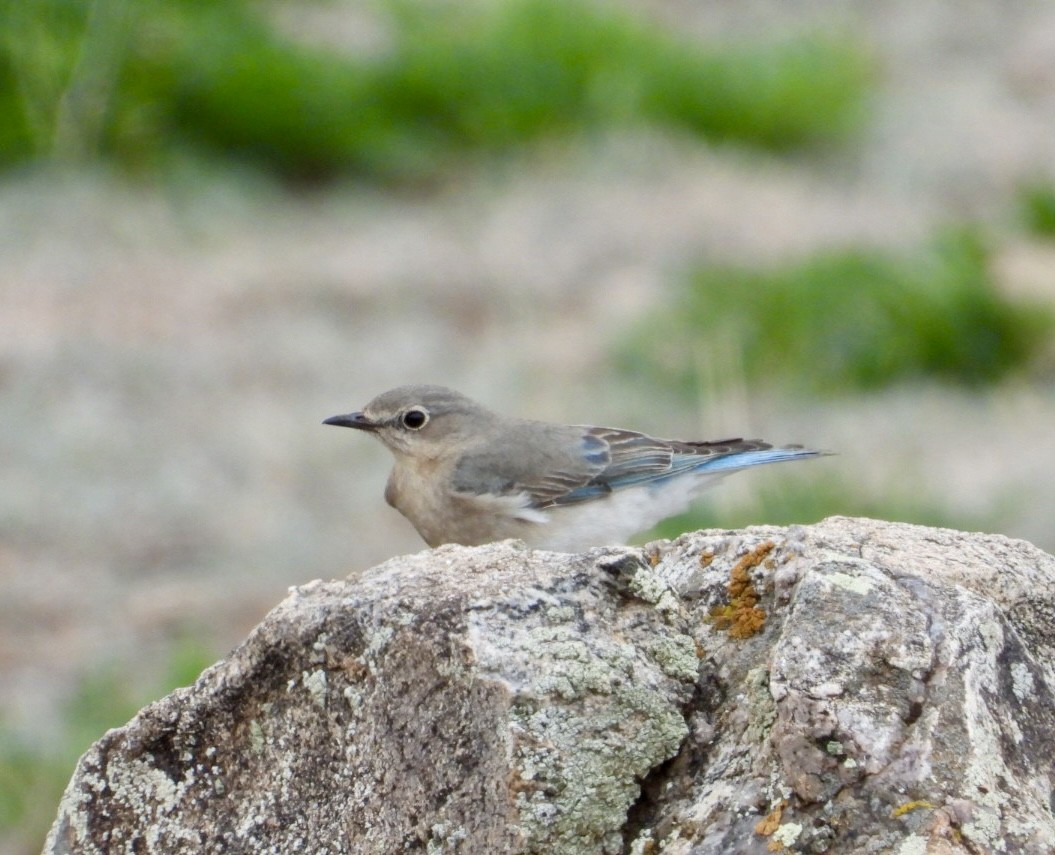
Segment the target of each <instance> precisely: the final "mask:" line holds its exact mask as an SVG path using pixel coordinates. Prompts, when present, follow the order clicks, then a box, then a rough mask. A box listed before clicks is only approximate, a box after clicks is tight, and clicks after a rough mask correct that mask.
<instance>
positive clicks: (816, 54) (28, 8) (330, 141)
mask: <svg viewBox="0 0 1055 855" xmlns="http://www.w3.org/2000/svg"><path fill="white" fill-rule="evenodd" d="M376 8H377V12H378V14H379V15H380V16H382V18H383V19H384V20H385V21H387V22H388V24H389V29H390V33H389V38H388V39H386V47H385V48H384V49H382V50H379V51H378V52H377V53H376V55H372V56H356V55H354V54H353V53H352V52H350V51H349V52H339V51H336V50H332V49H330V50H328V49H324V48H322V47H315V46H308V45H305V44H302V43H299V42H297V41H295V40H293V39H291V38H289V37H286V36H285V35H283V34H282V33H281V32H279V31H278V30H277V29H276V28H275V27H274V26H273V25H272V24H271V22H270V21H269V20H268V18H267V17H266V15H265V10H266V7H265V6H263V5H262V4H260V3H257V2H252V0H165V2H161V0H136V2H132V0H0V11H2V13H3V15H4V16H5V19H6V20H7V21H8V25H7V26H6V27H5V28H4V30H5V31H4V34H3V37H2V38H0V142H2V145H0V158H2V159H3V161H6V162H7V163H9V164H10V163H15V162H19V161H27V160H32V159H35V158H41V157H51V156H57V157H59V158H85V157H89V158H90V157H94V156H96V155H104V156H106V157H109V158H113V159H115V160H116V161H118V162H119V163H121V164H123V165H125V166H127V167H133V168H142V167H150V166H155V165H157V164H158V163H159V162H160V161H162V160H163V159H164V158H165V157H166V156H168V155H171V154H172V153H174V152H180V151H182V150H186V149H191V150H195V151H206V152H209V153H211V154H214V155H219V156H223V157H231V158H238V159H248V160H250V161H253V162H256V163H258V164H260V165H262V166H264V167H266V168H268V169H271V170H274V171H276V172H277V173H280V174H281V175H284V176H287V177H292V178H328V177H333V176H335V175H337V174H340V173H348V172H351V173H357V174H360V175H366V176H370V177H374V178H407V177H425V176H429V175H432V174H434V173H436V172H437V171H438V170H439V169H441V168H442V167H443V166H444V165H445V164H446V163H449V162H450V161H451V160H452V159H453V158H457V157H459V156H463V155H464V154H466V153H473V152H491V153H493V152H501V151H504V150H508V149H510V148H512V147H515V146H518V145H521V144H523V143H525V142H530V141H532V140H535V139H538V138H540V137H543V136H547V135H554V134H571V133H583V132H589V131H591V130H593V129H608V128H612V127H620V126H632V125H635V124H636V125H641V124H658V125H662V126H665V127H668V128H671V129H673V130H675V131H680V132H686V133H690V134H697V135H700V136H702V137H706V138H710V139H718V140H734V141H738V142H742V143H747V144H751V145H756V146H762V147H766V148H769V149H777V150H780V149H787V148H791V147H796V146H804V145H809V144H813V143H818V142H824V141H829V140H833V139H839V138H841V137H843V136H845V135H846V134H847V133H849V132H852V131H853V129H854V128H855V127H856V126H857V124H858V122H859V121H860V120H861V119H862V118H863V115H864V103H865V99H866V97H867V94H868V91H869V86H870V78H871V62H870V59H869V57H868V55H867V54H866V52H865V51H863V50H862V49H861V47H860V46H859V45H857V44H855V43H853V42H852V41H850V40H834V39H829V38H821V37H817V36H805V37H801V38H799V39H796V40H793V41H790V42H786V43H782V44H774V45H714V46H703V45H699V44H696V43H694V42H692V41H690V40H688V39H686V38H684V37H682V36H681V35H679V34H676V33H674V32H672V31H669V30H667V29H664V28H662V27H660V26H658V25H655V24H652V23H649V22H648V21H646V20H643V19H638V18H636V17H632V16H631V15H630V14H629V13H628V12H626V11H625V10H622V9H617V8H614V7H610V6H605V5H603V4H601V3H596V4H594V3H589V2H585V0H503V2H495V3H472V2H467V3H458V4H454V3H444V4H430V3H427V2H423V0H378V2H377V4H376Z"/></svg>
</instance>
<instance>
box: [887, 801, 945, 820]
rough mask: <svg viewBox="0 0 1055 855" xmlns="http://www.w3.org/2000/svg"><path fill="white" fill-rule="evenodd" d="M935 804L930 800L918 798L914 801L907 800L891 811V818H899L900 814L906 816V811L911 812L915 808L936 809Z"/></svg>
mask: <svg viewBox="0 0 1055 855" xmlns="http://www.w3.org/2000/svg"><path fill="white" fill-rule="evenodd" d="M934 808H935V806H934V805H932V804H931V803H930V802H928V801H925V800H923V799H917V800H916V801H914V802H905V803H904V804H903V805H898V806H897V807H896V808H894V809H893V810H892V811H890V818H891V819H897V818H898V817H899V816H904V815H905V814H906V813H911V812H912V811H914V810H934Z"/></svg>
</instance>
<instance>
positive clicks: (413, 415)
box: [401, 407, 429, 430]
mask: <svg viewBox="0 0 1055 855" xmlns="http://www.w3.org/2000/svg"><path fill="white" fill-rule="evenodd" d="M401 421H402V422H403V427H405V428H409V429H410V430H421V429H422V428H423V427H425V425H426V424H428V421H429V414H428V413H427V412H425V410H422V409H419V408H418V407H415V408H414V409H412V410H407V411H406V412H405V413H403V418H402V419H401Z"/></svg>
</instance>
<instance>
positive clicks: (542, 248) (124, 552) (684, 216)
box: [0, 0, 1055, 738]
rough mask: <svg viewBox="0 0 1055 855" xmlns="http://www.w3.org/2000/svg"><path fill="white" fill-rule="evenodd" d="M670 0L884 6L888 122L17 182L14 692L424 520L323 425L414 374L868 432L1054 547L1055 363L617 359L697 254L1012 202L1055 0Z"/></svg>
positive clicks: (510, 390) (911, 466)
mask: <svg viewBox="0 0 1055 855" xmlns="http://www.w3.org/2000/svg"><path fill="white" fill-rule="evenodd" d="M649 9H650V10H651V12H652V13H653V14H656V15H658V16H660V17H663V18H669V19H670V20H672V21H675V22H678V23H679V24H680V25H684V27H685V28H686V29H695V30H696V31H698V32H699V33H700V34H701V35H703V36H708V37H710V36H714V35H715V34H718V33H732V34H750V33H753V32H757V31H758V30H763V31H768V32H770V33H774V34H779V33H781V32H786V31H788V30H792V29H795V28H799V27H804V26H809V25H811V23H817V22H821V23H824V24H825V25H832V26H837V27H848V28H850V29H852V30H853V31H856V32H861V33H863V34H864V37H865V39H866V40H867V41H868V42H869V43H870V44H871V45H872V46H873V47H874V49H875V51H876V54H877V57H878V59H879V63H880V68H881V70H882V80H881V87H880V91H879V94H878V95H877V98H876V103H875V105H874V114H875V117H874V120H873V122H872V123H871V125H870V126H869V128H868V129H867V131H866V132H865V134H864V135H863V137H862V139H861V140H860V142H859V144H858V145H857V146H855V147H852V148H851V150H849V151H844V152H839V153H833V154H832V155H831V156H830V157H828V158H822V159H817V158H812V159H806V158H803V159H791V160H777V159H773V158H769V157H765V156H761V155H751V154H745V153H744V152H738V151H734V150H727V149H710V148H707V147H704V146H700V145H696V144H693V145H690V144H688V143H684V142H680V143H679V142H672V141H670V140H662V139H656V138H647V137H631V138H619V139H613V140H609V141H606V142H604V143H602V144H600V145H599V146H597V147H591V148H589V149H586V148H582V147H563V146H552V147H549V148H547V149H545V150H543V151H540V152H539V153H537V154H535V155H533V156H531V157H529V158H526V159H524V160H522V161H519V162H517V163H515V164H504V165H501V166H495V165H492V166H489V167H485V168H483V169H481V170H479V171H472V172H469V171H467V172H466V174H465V175H464V176H462V177H461V178H457V179H455V180H452V182H451V183H450V186H448V187H447V188H446V189H444V190H442V191H440V192H438V193H436V194H433V195H429V196H423V197H420V198H414V197H408V196H395V197H394V196H388V195H383V194H381V193H379V192H377V191H374V190H370V189H367V188H363V187H361V186H357V185H344V186H339V187H335V188H332V189H330V190H327V191H325V192H322V193H319V194H314V195H311V196H291V195H289V194H287V193H284V192H282V191H279V190H277V189H275V188H274V187H272V186H270V185H268V184H267V183H265V182H263V181H260V180H254V179H252V178H250V177H245V176H243V177H237V176H230V175H220V174H212V173H209V172H198V173H190V174H188V175H187V176H185V180H182V181H174V182H172V183H168V184H164V185H158V186H142V185H138V186H134V185H130V184H128V183H127V182H124V181H122V180H121V179H119V178H117V177H114V176H111V175H106V174H83V173H82V174H76V175H45V174H39V173H35V174H29V175H21V176H11V175H9V176H7V177H5V178H3V179H2V181H0V312H2V314H0V321H2V327H3V335H2V336H0V708H2V709H0V711H2V712H3V714H4V715H6V716H7V718H8V720H9V721H10V722H12V723H13V724H15V725H16V726H19V727H24V728H28V729H31V730H32V731H33V732H36V733H40V734H41V735H42V737H41V738H44V735H45V734H47V733H48V732H49V729H50V728H53V727H55V726H56V721H55V715H54V710H55V708H56V703H57V701H58V700H59V699H61V698H62V697H63V696H64V694H65V693H66V692H67V691H68V690H69V687H70V686H71V685H72V682H73V681H75V680H76V678H77V676H78V675H80V674H83V673H86V672H90V671H91V670H92V669H93V668H97V667H98V666H99V664H100V663H104V662H111V661H117V662H121V663H126V667H128V668H129V669H130V671H132V672H137V669H138V672H143V671H145V672H149V671H150V670H152V669H156V668H158V667H159V666H160V663H161V662H163V661H164V657H165V651H166V650H167V649H168V646H169V645H170V644H171V641H172V639H173V638H174V637H177V636H179V635H180V634H181V633H186V632H188V631H189V632H193V633H195V634H198V635H200V637H201V638H203V639H204V640H205V641H206V642H207V643H208V644H212V645H214V646H215V649H216V650H217V651H218V652H222V651H223V650H224V649H227V648H229V647H230V646H231V645H233V644H235V643H237V641H238V640H239V638H240V637H241V636H242V635H244V633H245V632H246V631H247V630H248V629H249V628H250V627H251V626H252V625H253V624H254V623H255V622H256V621H257V620H258V619H259V618H260V617H261V616H262V614H263V613H264V612H265V611H266V610H267V609H268V608H269V607H270V606H271V605H273V604H274V603H276V602H277V601H278V600H279V599H280V598H281V597H282V596H283V594H284V593H285V590H286V588H287V586H289V585H291V584H296V583H301V582H304V581H307V580H309V579H312V578H315V577H333V576H342V575H345V574H348V573H351V572H355V571H356V570H357V569H361V568H363V567H366V566H369V565H371V564H373V563H376V562H377V561H380V560H383V559H384V558H386V557H388V556H391V555H393V554H396V553H400V552H405V551H409V550H416V549H418V548H420V547H421V543H420V541H419V540H418V539H417V536H416V535H415V534H414V532H413V531H412V530H411V529H410V528H409V526H408V525H407V524H406V523H404V522H403V520H402V519H401V518H400V517H398V515H396V514H395V513H394V512H392V511H390V510H389V509H388V508H387V507H385V506H384V504H383V502H382V499H381V492H382V489H383V484H384V478H385V472H386V470H387V465H388V459H387V455H386V453H385V452H384V451H383V449H381V448H380V447H379V446H377V445H375V444H373V443H371V442H370V441H368V440H367V439H366V438H365V437H361V436H358V435H353V434H351V433H350V432H347V431H338V430H335V429H333V428H324V427H322V426H321V425H320V424H319V422H320V421H321V420H322V419H323V418H325V417H327V416H330V415H333V414H334V413H338V412H345V411H347V410H349V409H352V408H354V407H357V406H358V405H360V404H362V403H363V402H365V400H367V399H368V398H369V397H371V396H372V395H374V394H376V393H377V392H379V391H382V390H384V389H386V388H389V387H391V386H393V385H398V384H400V383H405V382H420V381H431V382H443V383H446V384H448V385H451V386H454V387H456V388H460V389H462V390H463V391H466V392H469V393H471V394H473V395H474V396H475V397H478V398H480V399H481V400H484V401H486V402H488V403H489V404H491V405H492V406H494V407H495V408H498V409H504V410H507V411H509V412H513V413H518V414H522V415H533V416H537V417H541V418H552V419H560V420H566V421H571V422H586V421H593V422H598V423H613V424H620V425H624V426H628V427H637V428H640V429H644V430H651V431H655V432H657V433H661V434H666V435H677V434H682V435H686V436H689V435H697V436H701V437H706V436H715V435H717V434H728V433H734V434H741V433H747V434H759V435H764V436H767V437H770V438H772V439H775V440H798V441H801V442H805V443H809V444H814V445H817V446H821V447H825V448H831V449H836V450H838V451H839V452H840V454H839V457H837V458H832V459H830V460H827V461H825V462H824V463H821V464H817V465H818V466H819V467H835V469H834V470H833V471H837V472H838V473H839V474H840V476H841V477H846V478H848V480H850V481H851V482H856V483H858V484H860V486H861V489H863V490H869V491H874V492H875V493H876V494H882V492H883V491H884V490H888V489H894V488H895V487H896V488H897V489H900V490H904V489H905V488H906V487H907V488H908V489H909V490H911V491H916V492H919V493H921V494H924V495H926V496H927V497H931V498H933V499H934V500H935V501H938V502H941V503H942V504H944V505H946V506H947V507H950V508H953V509H955V510H957V511H962V512H963V513H964V514H987V513H993V512H996V511H999V512H1000V513H1002V514H1003V515H1004V517H1003V518H1006V519H1007V525H1006V527H1005V528H1004V531H1005V532H1006V533H1008V534H1012V535H1015V536H1022V537H1027V538H1030V539H1032V540H1034V541H1035V542H1037V543H1038V544H1040V545H1042V546H1044V547H1045V548H1048V549H1055V527H1053V526H1052V525H1051V520H1052V518H1053V514H1055V479H1053V475H1055V431H1052V429H1051V426H1052V425H1055V390H1053V389H1052V388H1051V387H1037V386H1021V385H1009V386H1006V387H1003V388H1001V389H998V390H995V391H992V392H989V393H985V394H982V395H970V394H967V393H963V392H958V391H953V390H938V389H916V390H898V391H894V392H889V393H884V394H881V395H877V396H870V397H867V398H861V399H853V400H841V401H832V402H824V403H823V404H819V403H817V402H805V401H799V400H796V399H795V398H793V397H791V396H788V397H787V398H782V399H768V398H766V399H760V398H757V397H755V396H753V395H751V394H749V390H746V389H744V388H743V385H742V383H741V384H738V383H737V382H728V383H724V384H722V386H723V392H722V394H721V395H720V396H714V395H712V396H710V397H707V398H706V399H702V400H701V402H700V406H699V407H697V408H693V409H692V411H686V410H685V409H684V408H683V407H674V406H672V405H671V402H669V401H666V400H660V399H658V398H655V397H652V396H650V394H649V391H648V390H647V389H641V388H631V387H627V386H625V385H620V383H619V381H618V378H617V377H616V375H615V374H614V370H613V368H612V366H611V364H610V355H611V353H612V348H613V345H614V343H615V342H616V341H617V340H618V337H619V335H620V333H621V332H622V331H623V330H625V329H627V327H628V325H630V324H632V322H633V321H634V319H635V317H637V315H638V313H640V312H641V311H643V310H645V309H649V308H651V307H653V306H655V305H657V304H662V301H663V300H664V298H665V296H666V295H667V294H668V293H670V292H671V289H672V288H673V287H674V284H675V277H676V273H677V272H678V271H679V270H680V269H681V268H683V267H684V266H685V265H686V264H688V263H690V262H692V261H695V260H697V259H701V258H702V259H712V260H713V259H721V260H740V261H745V260H766V261H773V262H779V261H782V260H786V259H789V258H795V257H799V256H801V255H803V254H806V253H808V252H810V251H813V250H815V249H816V248H818V247H822V246H830V245H833V244H839V243H845V242H847V241H865V242H871V243H874V244H876V245H882V246H901V245H916V244H918V243H920V242H922V241H923V240H925V239H926V238H927V237H928V236H929V235H930V234H931V233H932V231H933V229H934V228H935V227H937V226H940V225H943V224H947V223H949V222H957V221H960V220H962V219H963V218H965V217H971V218H980V219H981V220H982V221H984V222H986V223H989V224H990V226H991V227H992V228H993V229H994V230H996V231H998V232H999V231H1001V230H1007V229H1008V228H1009V222H1010V219H1011V201H1012V194H1013V190H1014V188H1015V186H1016V184H1017V183H1018V182H1019V181H1020V180H1022V179H1023V178H1024V177H1028V176H1032V175H1035V174H1038V173H1039V174H1048V175H1051V174H1052V173H1053V172H1055V133H1052V128H1055V9H1053V8H1051V7H1050V6H1048V5H1046V4H1044V3H1022V4H1014V5H1013V6H1006V5H1000V6H999V7H998V6H997V5H994V4H989V3H981V2H966V0H957V2H948V3H937V2H923V3H920V2H878V3H864V2H860V3H849V4H847V3H834V2H814V3H797V2H796V3H786V2H784V0H780V2H777V0H771V2H754V3H744V2H726V3H718V4H705V5H702V4H694V3H687V2H685V3H676V2H671V3H663V4H659V3H652V4H649ZM1006 246H1007V248H1006V249H1005V251H1003V253H1002V255H1001V256H1000V258H999V270H1000V271H1001V275H1002V281H1003V282H1004V284H1005V287H1008V288H1012V289H1018V290H1028V291H1030V292H1031V293H1037V294H1047V295H1048V296H1049V297H1051V296H1052V295H1055V273H1053V272H1052V271H1055V264H1051V263H1048V262H1050V261H1051V260H1052V259H1051V255H1050V250H1046V249H1044V248H1043V247H1037V246H1030V245H1027V244H1024V243H1022V242H1021V241H1013V240H1009V241H1007V244H1006ZM1045 253H1047V254H1045ZM734 380H735V378H734ZM815 471H817V472H820V471H821V470H820V469H818V470H815ZM759 477H764V476H762V475H759V476H755V475H752V476H745V479H746V480H745V486H743V487H740V488H735V489H734V490H733V492H732V493H731V495H732V496H733V498H734V499H735V497H737V496H738V495H740V496H741V497H742V495H743V491H745V490H747V491H749V490H750V489H752V485H753V484H755V483H757V480H752V479H757V478H759ZM795 477H803V478H808V477H812V476H811V475H810V474H807V473H804V472H803V473H801V474H800V475H796V476H795ZM736 489H739V490H740V491H741V493H739V494H738V493H737V492H736ZM1009 509H1010V510H1009ZM761 521H762V520H760V522H761Z"/></svg>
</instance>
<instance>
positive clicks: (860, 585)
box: [824, 572, 872, 596]
mask: <svg viewBox="0 0 1055 855" xmlns="http://www.w3.org/2000/svg"><path fill="white" fill-rule="evenodd" d="M824 578H825V579H827V580H828V581H829V582H831V583H832V584H833V585H837V586H838V587H840V588H842V589H843V590H846V591H851V592H852V593H854V594H860V595H861V596H864V595H865V594H867V593H868V592H869V591H871V590H872V582H871V580H870V579H867V578H865V577H864V576H851V575H849V574H848V573H839V572H835V573H827V574H825V576H824Z"/></svg>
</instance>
